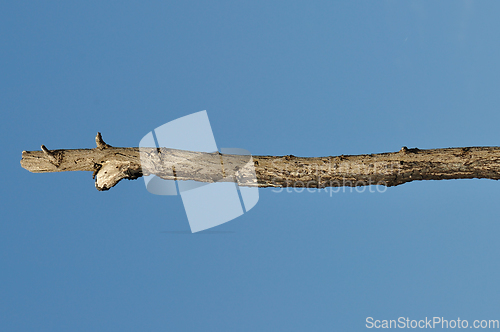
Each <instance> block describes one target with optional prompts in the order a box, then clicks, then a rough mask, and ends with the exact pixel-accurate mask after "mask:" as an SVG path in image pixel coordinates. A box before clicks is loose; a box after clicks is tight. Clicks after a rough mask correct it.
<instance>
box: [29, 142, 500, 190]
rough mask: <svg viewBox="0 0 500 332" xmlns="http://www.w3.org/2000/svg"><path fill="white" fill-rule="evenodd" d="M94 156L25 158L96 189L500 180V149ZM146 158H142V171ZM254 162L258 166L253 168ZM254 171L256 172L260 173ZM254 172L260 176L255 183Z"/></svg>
mask: <svg viewBox="0 0 500 332" xmlns="http://www.w3.org/2000/svg"><path fill="white" fill-rule="evenodd" d="M96 145H97V147H96V148H94V149H71V150H49V149H47V148H46V147H45V146H43V145H42V151H23V154H22V159H21V166H22V167H23V168H25V169H27V170H28V171H30V172H34V173H47V172H65V171H89V172H93V178H95V186H96V188H97V189H98V190H108V189H110V188H111V187H113V186H115V185H116V184H117V183H118V182H119V181H120V180H122V179H129V180H133V179H137V178H139V177H141V176H144V175H150V174H155V175H157V176H159V177H161V178H163V179H166V180H180V181H182V180H195V181H201V182H216V181H235V179H237V180H238V183H239V185H244V186H258V187H308V188H325V187H340V186H350V187H354V186H366V185H384V186H388V187H390V186H397V185H400V184H403V183H406V182H411V181H415V180H443V179H472V178H479V179H493V180H498V179H500V162H499V161H500V147H466V148H446V149H432V150H420V149H417V148H414V149H408V148H406V147H403V148H402V149H401V150H400V151H398V152H393V153H379V154H367V155H356V156H349V155H342V156H331V157H312V158H311V157H295V156H293V155H288V156H252V157H251V158H252V159H250V157H249V156H240V155H228V154H220V153H201V152H192V151H182V150H174V149H167V148H160V149H157V148H150V149H144V148H141V149H139V148H119V147H112V146H110V145H108V144H106V143H104V141H103V139H102V137H101V134H100V133H98V134H97V136H96ZM141 153H142V154H143V157H144V156H147V157H148V158H147V160H146V162H144V161H145V159H144V158H143V163H142V165H141ZM249 161H252V162H251V163H249ZM254 168H255V169H254ZM254 171H255V175H256V180H255V177H252V174H253V172H254Z"/></svg>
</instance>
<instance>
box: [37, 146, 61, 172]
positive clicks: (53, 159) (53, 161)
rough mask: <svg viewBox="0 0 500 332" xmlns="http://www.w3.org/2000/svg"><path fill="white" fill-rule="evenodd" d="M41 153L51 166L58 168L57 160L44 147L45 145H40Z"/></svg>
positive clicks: (52, 153)
mask: <svg viewBox="0 0 500 332" xmlns="http://www.w3.org/2000/svg"><path fill="white" fill-rule="evenodd" d="M41 148H42V151H43V153H44V154H45V155H46V156H47V158H48V159H49V161H50V163H51V164H53V165H54V166H56V167H59V164H60V163H59V160H57V158H56V155H55V153H54V152H52V151H50V150H49V149H47V148H46V147H45V145H43V144H42V146H41Z"/></svg>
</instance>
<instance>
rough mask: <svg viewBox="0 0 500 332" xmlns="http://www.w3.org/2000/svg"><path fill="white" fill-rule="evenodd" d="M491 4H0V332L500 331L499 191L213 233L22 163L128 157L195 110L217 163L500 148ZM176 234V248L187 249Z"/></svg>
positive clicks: (468, 191)
mask: <svg viewBox="0 0 500 332" xmlns="http://www.w3.org/2000/svg"><path fill="white" fill-rule="evenodd" d="M499 11H500V4H499V3H498V2H493V1H489V2H487V1H482V2H479V1H478V2H471V1H440V2H435V1H423V2H416V1H404V2H403V1H401V2H400V1H378V2H372V1H337V2H333V1H325V2H298V1H281V2H278V1H273V2H270V1H246V2H237V3H235V2H232V1H227V2H211V3H210V4H208V2H205V1H200V2H189V1H182V2H180V3H178V2H174V1H170V2H165V1H158V2H147V3H138V2H128V1H116V2H103V1H85V2H84V3H81V4H74V3H71V4H70V3H69V2H60V1H59V2H47V1H45V2H34V1H30V2H21V1H10V2H3V3H2V4H1V5H0V110H1V112H2V113H1V114H2V121H1V123H0V126H1V127H0V128H1V138H2V153H1V156H2V167H3V170H2V171H3V172H2V175H3V176H2V180H1V184H2V186H1V189H0V190H1V197H2V199H1V201H0V208H1V221H0V330H2V331H360V330H364V329H366V328H365V319H366V317H368V316H371V317H374V318H377V319H397V318H398V317H400V316H403V317H410V318H411V319H423V318H424V317H426V316H427V317H432V316H443V317H444V318H447V319H456V318H458V317H460V318H461V319H468V320H470V321H471V322H472V320H474V319H500V316H499V310H498V308H499V306H500V297H499V296H498V294H499V292H500V284H499V282H498V280H499V279H500V267H499V266H500V265H499V261H500V241H499V238H500V224H499V220H498V208H497V204H498V201H499V199H500V185H499V184H498V183H497V182H496V181H491V180H455V181H435V182H430V181H428V182H415V183H409V184H405V185H402V186H399V187H395V188H389V189H388V190H387V191H386V192H384V193H370V192H367V191H365V192H364V193H357V192H352V193H350V192H349V190H348V191H347V192H345V193H338V194H334V195H332V197H330V196H329V195H328V194H327V193H324V192H314V193H308V192H302V193H286V192H282V193H275V192H273V191H272V190H271V189H261V190H260V191H259V192H260V201H259V203H258V205H257V206H256V207H255V208H254V209H252V210H251V211H250V212H248V213H247V214H245V215H243V216H242V217H240V218H238V219H236V220H233V221H231V222H229V223H226V224H224V225H222V226H220V227H218V228H215V229H214V231H213V232H205V233H199V234H189V233H188V232H187V231H188V230H189V225H188V221H187V218H186V215H185V212H184V210H183V206H182V201H181V199H180V197H179V196H177V197H162V196H154V195H151V194H149V193H148V192H147V191H146V190H145V188H144V182H143V180H142V179H139V180H137V181H125V182H122V183H120V184H119V185H118V186H117V187H115V188H112V189H111V190H110V191H108V192H98V191H97V190H96V189H95V188H94V183H93V180H92V177H91V174H90V173H84V172H70V173H59V174H57V173H52V174H32V173H29V172H27V171H26V170H24V169H22V168H21V166H20V164H19V160H20V159H21V152H22V151H23V150H37V149H39V148H40V144H45V145H46V146H47V147H48V148H49V149H58V148H92V147H94V145H95V143H94V136H95V134H96V132H97V131H101V132H102V133H103V137H104V139H105V140H106V142H107V143H109V144H111V145H115V146H137V145H138V143H139V140H140V139H141V138H142V137H143V136H144V135H145V134H146V133H147V132H149V131H151V130H152V129H154V128H155V127H157V126H159V125H161V124H163V123H165V122H168V121H171V120H174V119H176V118H178V117H181V116H184V115H187V114H190V113H193V112H197V111H201V110H207V112H208V115H209V117H210V120H211V124H212V128H213V131H214V135H215V138H216V140H217V143H218V146H219V147H238V148H244V149H247V150H249V151H251V152H252V153H253V154H254V155H265V154H277V155H280V154H294V155H299V156H323V155H339V154H358V153H376V152H388V151H396V150H399V149H400V148H401V146H403V145H406V146H408V147H418V148H441V147H452V146H495V145H499V144H500V136H499V130H498V123H500V121H499V120H500V113H499V111H498V109H499V104H500V94H499V88H500V82H499V79H500V65H499V59H500V40H499V31H500V20H499V19H498V13H499ZM183 231H186V232H183Z"/></svg>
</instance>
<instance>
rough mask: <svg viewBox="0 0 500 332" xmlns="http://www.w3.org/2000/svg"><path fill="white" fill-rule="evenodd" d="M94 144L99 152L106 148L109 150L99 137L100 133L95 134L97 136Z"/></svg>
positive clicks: (108, 146) (100, 136) (107, 145)
mask: <svg viewBox="0 0 500 332" xmlns="http://www.w3.org/2000/svg"><path fill="white" fill-rule="evenodd" d="M95 143H96V145H97V149H99V150H104V149H106V148H110V147H111V145H109V144H106V143H105V142H104V140H103V139H102V135H101V133H100V132H97V135H96V137H95Z"/></svg>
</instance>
